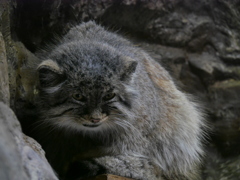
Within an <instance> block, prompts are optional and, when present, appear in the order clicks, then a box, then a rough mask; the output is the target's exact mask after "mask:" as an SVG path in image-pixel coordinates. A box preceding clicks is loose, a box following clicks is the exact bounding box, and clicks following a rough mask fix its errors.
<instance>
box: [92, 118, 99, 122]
mask: <svg viewBox="0 0 240 180" xmlns="http://www.w3.org/2000/svg"><path fill="white" fill-rule="evenodd" d="M90 121H91V122H92V123H98V122H99V121H100V118H91V119H90Z"/></svg>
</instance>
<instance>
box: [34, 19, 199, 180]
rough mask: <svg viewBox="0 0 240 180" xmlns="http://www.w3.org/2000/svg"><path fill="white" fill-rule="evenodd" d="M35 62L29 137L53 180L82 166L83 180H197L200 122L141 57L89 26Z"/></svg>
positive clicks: (193, 108) (164, 76) (158, 69)
mask: <svg viewBox="0 0 240 180" xmlns="http://www.w3.org/2000/svg"><path fill="white" fill-rule="evenodd" d="M40 59H41V62H40V63H39V65H38V68H37V70H38V74H39V86H38V91H39V93H38V101H37V102H36V106H37V108H38V113H39V120H38V122H39V125H38V126H37V127H35V128H34V129H33V136H34V137H35V138H36V139H37V140H38V141H39V142H40V143H41V144H42V146H43V148H44V150H45V151H46V156H47V158H48V159H49V162H50V163H51V164H52V166H53V168H54V169H55V170H56V171H57V172H58V173H59V174H60V175H61V173H62V172H64V171H65V169H66V168H67V165H66V162H72V161H79V162H80V163H81V161H82V162H83V164H84V165H86V166H85V167H89V169H90V170H89V171H88V172H87V173H86V174H84V175H83V176H82V177H88V176H94V175H96V174H98V173H112V174H115V175H120V176H125V177H130V178H135V179H140V180H146V179H147V180H155V179H156V180H157V179H159V180H161V179H196V178H197V170H196V169H197V166H198V164H199V163H200V159H201V156H202V155H203V150H202V139H203V134H204V132H203V127H204V121H203V117H202V114H201V112H200V110H199V107H198V106H197V104H196V103H194V102H192V101H190V100H189V98H188V97H187V95H185V94H184V93H182V92H181V91H179V90H178V89H177V88H176V86H175V84H174V82H173V80H172V78H171V77H170V75H169V74H168V72H167V71H166V70H165V69H164V68H163V67H162V66H161V65H160V64H158V63H157V62H155V61H154V60H153V59H152V58H151V57H150V56H149V55H148V54H147V53H145V52H144V51H143V50H141V49H140V48H137V47H135V46H133V44H132V43H130V42H129V41H128V40H125V39H124V38H122V37H120V36H118V35H116V34H114V33H111V32H108V31H106V30H105V29H104V28H102V27H101V26H98V25H96V24H95V23H94V22H88V23H83V24H81V25H79V26H76V27H73V28H72V29H71V30H70V31H69V32H68V33H67V34H66V35H65V36H64V37H63V39H62V40H61V41H60V42H59V43H58V44H57V45H56V46H55V47H53V48H52V49H51V50H50V51H49V50H48V51H46V52H43V53H42V54H41V56H40ZM36 134H37V135H36ZM81 167H84V166H81ZM79 176H80V177H81V175H79Z"/></svg>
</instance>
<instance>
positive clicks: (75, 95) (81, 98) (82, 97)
mask: <svg viewBox="0 0 240 180" xmlns="http://www.w3.org/2000/svg"><path fill="white" fill-rule="evenodd" d="M72 97H73V98H74V99H75V100H77V101H86V98H85V97H84V96H82V95H81V94H78V93H75V94H73V95H72Z"/></svg>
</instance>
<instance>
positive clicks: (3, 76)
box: [0, 32, 10, 105]
mask: <svg viewBox="0 0 240 180" xmlns="http://www.w3.org/2000/svg"><path fill="white" fill-rule="evenodd" d="M8 83H9V79H8V65H7V57H6V51H5V43H4V40H3V37H2V33H1V32H0V101H3V102H4V103H6V104H8V105H9V104H10V101H9V99H10V94H9V85H8Z"/></svg>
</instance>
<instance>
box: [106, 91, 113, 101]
mask: <svg viewBox="0 0 240 180" xmlns="http://www.w3.org/2000/svg"><path fill="white" fill-rule="evenodd" d="M114 97H115V93H109V94H107V95H106V96H104V97H103V99H104V100H105V101H108V100H111V99H113V98H114Z"/></svg>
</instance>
